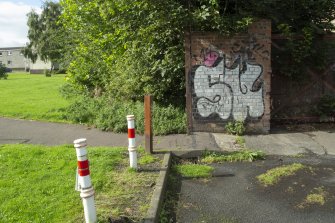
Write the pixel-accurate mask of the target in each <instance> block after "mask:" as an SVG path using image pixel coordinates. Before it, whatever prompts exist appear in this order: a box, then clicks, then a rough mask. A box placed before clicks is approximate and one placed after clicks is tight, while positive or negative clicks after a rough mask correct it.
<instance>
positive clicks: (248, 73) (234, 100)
mask: <svg viewBox="0 0 335 223" xmlns="http://www.w3.org/2000/svg"><path fill="white" fill-rule="evenodd" d="M234 47H235V48H234V49H231V51H230V53H229V55H227V54H225V53H224V52H223V51H221V50H218V49H217V48H216V47H215V46H211V47H209V48H207V49H203V50H202V51H201V57H202V61H201V65H198V66H195V67H193V89H194V93H195V97H194V104H195V106H196V109H197V111H198V114H199V115H200V116H202V117H209V116H210V115H211V114H217V115H218V116H219V117H220V118H221V119H223V120H227V119H234V120H239V121H244V120H245V119H246V118H259V117H261V116H262V115H263V113H264V98H263V80H262V74H263V67H262V66H261V65H260V64H257V63H256V62H255V60H254V57H253V54H252V52H253V51H252V50H250V49H248V48H241V47H240V48H236V46H234ZM260 47H261V46H258V48H260ZM261 49H262V48H260V50H261Z"/></svg>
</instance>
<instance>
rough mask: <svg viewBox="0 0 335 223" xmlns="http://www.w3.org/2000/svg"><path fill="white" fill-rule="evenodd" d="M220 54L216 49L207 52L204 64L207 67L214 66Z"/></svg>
mask: <svg viewBox="0 0 335 223" xmlns="http://www.w3.org/2000/svg"><path fill="white" fill-rule="evenodd" d="M218 57H219V54H218V53H217V52H215V51H211V52H209V53H207V54H206V56H205V60H204V65H205V66H207V67H212V66H213V65H214V63H215V61H216V60H217V59H218Z"/></svg>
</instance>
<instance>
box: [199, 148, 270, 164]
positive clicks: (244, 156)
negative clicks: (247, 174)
mask: <svg viewBox="0 0 335 223" xmlns="http://www.w3.org/2000/svg"><path fill="white" fill-rule="evenodd" d="M264 157H265V155H264V153H263V152H260V151H250V150H241V151H236V152H228V153H220V152H208V151H206V152H205V153H204V155H203V157H202V158H201V159H200V162H201V163H222V162H236V161H250V162H252V161H254V160H259V159H264Z"/></svg>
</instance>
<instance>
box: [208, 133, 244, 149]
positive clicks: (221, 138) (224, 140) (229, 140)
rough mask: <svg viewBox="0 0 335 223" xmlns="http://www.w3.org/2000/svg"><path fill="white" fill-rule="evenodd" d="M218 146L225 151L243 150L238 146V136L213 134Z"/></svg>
mask: <svg viewBox="0 0 335 223" xmlns="http://www.w3.org/2000/svg"><path fill="white" fill-rule="evenodd" d="M212 134H213V137H214V139H215V141H216V144H217V145H218V147H219V148H220V150H223V151H237V150H240V149H241V148H240V147H239V146H238V145H237V144H236V138H237V136H234V135H228V134H224V133H212Z"/></svg>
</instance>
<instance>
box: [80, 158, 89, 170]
mask: <svg viewBox="0 0 335 223" xmlns="http://www.w3.org/2000/svg"><path fill="white" fill-rule="evenodd" d="M87 168H88V160H84V161H78V169H87Z"/></svg>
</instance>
